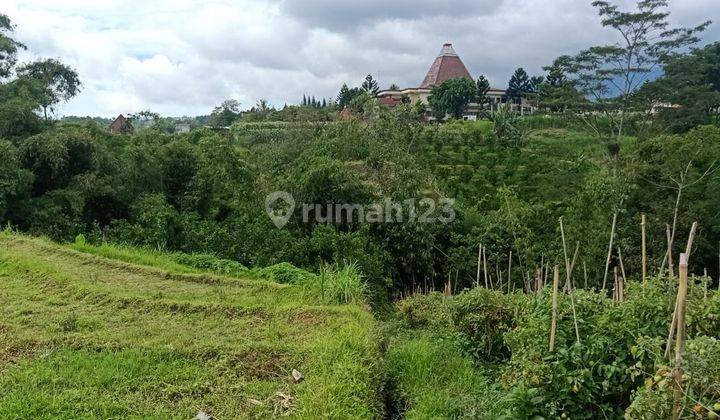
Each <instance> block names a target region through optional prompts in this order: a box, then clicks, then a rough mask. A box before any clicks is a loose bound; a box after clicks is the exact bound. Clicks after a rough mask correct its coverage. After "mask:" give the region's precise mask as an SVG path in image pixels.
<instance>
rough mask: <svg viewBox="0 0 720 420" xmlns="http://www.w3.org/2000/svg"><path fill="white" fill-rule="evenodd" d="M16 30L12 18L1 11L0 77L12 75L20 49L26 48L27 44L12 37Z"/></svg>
mask: <svg viewBox="0 0 720 420" xmlns="http://www.w3.org/2000/svg"><path fill="white" fill-rule="evenodd" d="M14 30H15V26H14V25H13V24H12V22H11V21H10V18H9V17H7V15H4V14H2V13H0V79H4V78H6V77H9V76H10V73H11V72H12V69H13V68H15V63H17V53H18V50H21V49H22V50H24V49H25V45H23V44H22V43H20V42H18V41H16V40H15V39H13V38H12V37H11V34H12V32H13V31H14Z"/></svg>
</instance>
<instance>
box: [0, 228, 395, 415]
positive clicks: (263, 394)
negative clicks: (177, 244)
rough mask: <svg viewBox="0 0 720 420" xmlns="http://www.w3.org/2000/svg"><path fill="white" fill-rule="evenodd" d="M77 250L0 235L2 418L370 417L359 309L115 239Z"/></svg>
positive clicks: (373, 348) (372, 359) (373, 377)
mask: <svg viewBox="0 0 720 420" xmlns="http://www.w3.org/2000/svg"><path fill="white" fill-rule="evenodd" d="M76 248H77V247H76ZM81 248H82V249H83V251H84V252H81V251H78V250H76V249H72V248H70V247H66V246H61V245H57V244H54V243H51V242H49V241H46V240H42V239H36V238H30V237H26V236H21V235H17V234H11V233H2V234H0V418H3V419H5V418H35V419H38V418H178V419H190V418H193V417H194V416H195V415H196V414H197V413H198V412H201V411H202V412H205V413H208V414H211V415H213V416H215V417H216V418H219V419H226V418H269V417H277V416H282V415H287V416H290V417H294V418H318V417H327V418H370V417H374V416H376V415H377V414H378V413H379V412H380V411H379V410H380V407H378V406H377V404H378V401H381V398H379V396H378V395H377V392H378V390H379V389H380V374H379V372H380V366H379V363H380V362H379V361H380V360H381V357H380V354H379V352H380V350H379V348H378V344H377V343H378V341H379V340H377V337H376V336H375V334H376V331H375V329H376V323H375V321H374V319H373V317H372V315H371V314H370V312H369V311H368V310H367V309H366V308H364V307H361V306H358V305H343V306H326V305H321V304H319V303H317V302H319V301H318V299H317V298H316V296H315V294H314V293H312V292H311V291H308V290H306V289H304V288H302V287H300V286H292V285H281V284H276V283H272V282H267V281H259V280H252V279H241V278H229V277H222V276H218V275H214V274H209V273H202V272H198V270H196V269H192V268H190V267H183V266H182V265H178V264H176V263H173V262H171V261H170V262H169V261H166V260H164V259H163V258H162V256H161V254H158V253H154V252H153V253H149V252H144V251H140V250H136V251H134V252H133V251H132V250H129V249H127V248H123V249H122V250H119V251H118V252H117V254H118V255H121V256H122V260H123V261H120V260H118V259H111V258H107V257H106V256H108V255H112V254H113V252H111V250H109V249H107V248H104V249H103V248H97V249H96V250H97V252H93V250H94V248H93V247H91V246H82V247H81ZM103 255H105V256H103ZM133 261H134V262H142V264H143V265H138V264H135V263H133ZM293 369H297V370H298V371H300V372H302V374H303V375H304V380H302V381H300V382H295V381H294V380H293V378H292V376H291V372H292V370H293Z"/></svg>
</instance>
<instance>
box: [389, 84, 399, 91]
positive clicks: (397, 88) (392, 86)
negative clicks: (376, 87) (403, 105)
mask: <svg viewBox="0 0 720 420" xmlns="http://www.w3.org/2000/svg"><path fill="white" fill-rule="evenodd" d="M388 90H400V86H398V85H396V84H395V83H393V84H391V85H390V87H389V88H388Z"/></svg>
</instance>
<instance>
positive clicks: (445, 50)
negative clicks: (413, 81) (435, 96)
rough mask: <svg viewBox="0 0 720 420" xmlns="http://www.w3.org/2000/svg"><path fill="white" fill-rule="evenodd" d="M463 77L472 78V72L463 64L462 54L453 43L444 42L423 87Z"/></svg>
mask: <svg viewBox="0 0 720 420" xmlns="http://www.w3.org/2000/svg"><path fill="white" fill-rule="evenodd" d="M461 77H467V78H468V79H470V80H472V76H471V75H470V72H469V71H468V70H467V67H465V64H463V62H462V60H461V59H460V56H458V55H457V53H456V52H455V49H454V48H453V46H452V44H450V43H447V44H444V45H443V47H442V49H441V50H440V54H438V56H437V58H435V62H434V63H433V64H432V66H430V69H429V70H428V72H427V75H426V76H425V79H424V80H423V82H422V84H421V85H420V87H421V88H431V87H433V86H438V85H441V84H442V83H443V82H444V81H446V80H448V79H457V78H461Z"/></svg>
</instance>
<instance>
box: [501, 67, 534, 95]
mask: <svg viewBox="0 0 720 420" xmlns="http://www.w3.org/2000/svg"><path fill="white" fill-rule="evenodd" d="M531 90H532V84H531V82H530V76H528V74H527V72H526V71H525V69H523V68H522V67H520V68H518V69H517V70H515V73H513V75H512V77H510V82H509V83H508V88H507V91H506V93H505V95H507V97H508V98H509V99H510V100H511V101H513V102H514V103H520V99H521V98H522V97H523V95H524V94H526V93H528V92H530V91H531Z"/></svg>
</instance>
